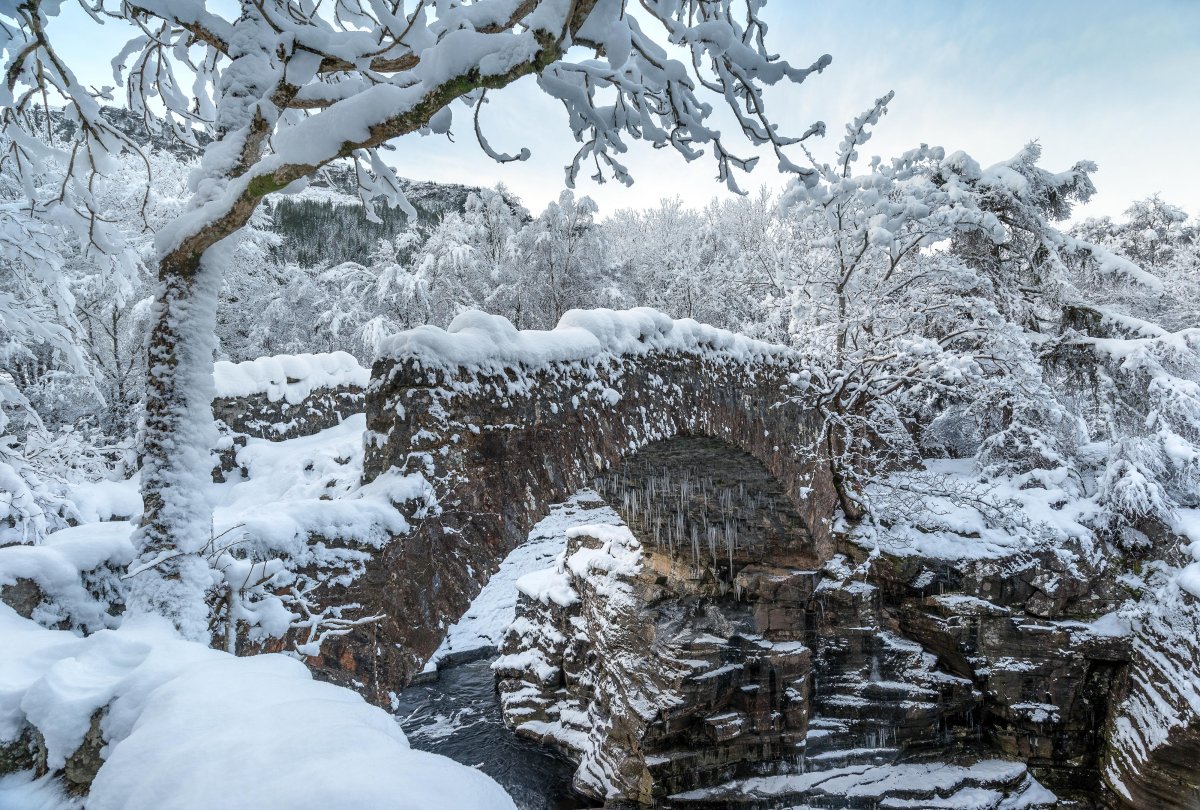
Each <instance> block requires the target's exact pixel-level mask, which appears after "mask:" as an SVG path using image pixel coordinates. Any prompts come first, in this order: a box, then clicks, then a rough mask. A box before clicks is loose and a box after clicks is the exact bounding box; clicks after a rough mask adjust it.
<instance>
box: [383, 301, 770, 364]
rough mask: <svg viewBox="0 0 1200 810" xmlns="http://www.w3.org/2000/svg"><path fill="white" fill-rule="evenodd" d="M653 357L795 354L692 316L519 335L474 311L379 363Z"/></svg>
mask: <svg viewBox="0 0 1200 810" xmlns="http://www.w3.org/2000/svg"><path fill="white" fill-rule="evenodd" d="M651 351H663V352H670V351H674V352H684V353H720V354H724V355H731V356H736V357H738V358H739V359H744V360H752V359H769V358H775V357H780V356H784V355H787V354H789V353H790V350H789V349H788V348H787V347H785V346H777V345H774V344H771V343H764V342H762V341H758V340H752V339H751V338H747V337H745V336H744V335H739V334H736V333H734V332H729V331H727V330H725V329H717V328H716V327H713V326H708V325H706V324H702V323H699V322H697V321H694V320H692V319H690V318H685V319H682V320H678V321H676V320H672V319H671V318H670V316H668V315H665V314H663V313H662V312H659V311H658V310H655V309H650V308H648V307H639V308H637V309H629V310H622V311H616V310H611V309H588V310H582V309H573V310H570V311H569V312H567V313H566V314H565V315H563V316H562V319H561V320H560V321H559V322H558V326H557V327H555V328H554V329H551V330H534V329H527V330H517V328H516V327H514V326H513V325H512V324H511V323H510V322H509V321H508V319H507V318H503V317H501V316H499V315H489V314H488V313H486V312H480V311H478V310H468V311H466V312H463V313H462V314H460V315H459V316H458V317H456V318H455V319H454V320H453V321H451V322H450V326H449V327H448V328H447V329H445V330H443V329H439V328H438V327H436V326H419V327H417V328H416V329H411V330H409V331H407V332H401V333H399V334H397V335H393V336H392V337H391V338H389V339H387V340H386V341H384V343H383V344H382V346H381V347H380V357H388V358H401V357H414V358H417V359H419V360H421V361H422V362H425V363H428V364H430V365H436V366H443V367H452V366H460V367H466V368H478V369H480V370H484V371H496V370H498V369H500V368H506V367H514V366H522V367H538V366H545V365H548V364H551V363H568V362H573V361H577V360H586V359H588V358H592V357H596V356H598V355H604V354H609V355H618V356H620V355H641V354H647V353H649V352H651Z"/></svg>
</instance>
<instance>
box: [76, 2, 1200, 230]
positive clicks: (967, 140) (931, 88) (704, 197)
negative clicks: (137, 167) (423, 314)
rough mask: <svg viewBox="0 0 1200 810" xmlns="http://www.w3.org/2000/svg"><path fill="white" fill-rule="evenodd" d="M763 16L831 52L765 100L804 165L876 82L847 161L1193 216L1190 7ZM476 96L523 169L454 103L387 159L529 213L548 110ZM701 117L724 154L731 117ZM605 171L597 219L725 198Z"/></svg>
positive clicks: (97, 40) (552, 189)
mask: <svg viewBox="0 0 1200 810" xmlns="http://www.w3.org/2000/svg"><path fill="white" fill-rule="evenodd" d="M764 18H765V19H766V20H767V22H768V23H769V24H770V25H771V28H770V31H769V33H768V39H767V42H768V45H769V47H771V49H772V50H774V51H777V52H778V53H780V54H781V55H782V56H783V57H785V58H787V59H788V60H789V61H791V62H793V63H795V64H797V65H808V64H810V63H811V62H812V61H814V60H815V59H816V58H817V57H819V56H820V55H821V54H823V53H829V54H831V55H832V56H833V64H832V65H831V66H830V67H829V68H828V69H826V71H825V72H824V73H822V74H821V75H814V76H811V77H810V78H809V79H808V80H807V81H806V82H804V84H802V85H800V86H795V85H789V86H782V85H781V86H778V87H775V88H771V89H770V90H769V91H768V95H767V99H768V102H769V104H770V105H771V106H770V112H771V115H772V117H773V118H774V120H776V121H777V122H778V123H779V124H780V128H781V130H782V131H784V132H785V133H791V134H799V133H802V132H803V131H804V130H805V129H807V127H808V126H809V124H811V123H812V122H814V121H817V120H821V121H825V122H826V124H827V125H828V128H829V134H828V135H827V136H826V137H825V138H824V139H820V140H818V141H816V142H812V146H811V148H812V150H813V151H814V153H815V154H816V156H817V157H818V159H832V157H833V152H834V150H835V149H836V146H837V142H838V140H839V139H840V137H841V133H842V130H843V127H844V125H845V123H846V122H847V121H849V120H851V119H852V118H853V117H854V116H855V115H857V114H858V113H859V112H861V111H862V110H864V109H866V108H867V107H869V106H870V105H871V103H872V102H873V101H874V99H875V98H877V97H878V96H881V95H883V94H884V93H886V92H887V91H889V90H894V91H895V93H896V97H895V99H894V101H893V102H892V104H891V108H890V111H889V113H888V115H887V116H886V117H885V118H884V120H883V121H881V122H880V124H879V126H878V127H877V128H876V132H875V135H874V137H873V138H872V140H871V141H870V142H869V143H867V144H866V145H865V146H864V147H862V148H861V149H860V152H861V153H863V154H864V156H869V155H881V156H883V157H885V158H886V157H890V156H893V155H896V154H899V153H900V152H903V151H905V150H907V149H910V148H912V147H914V146H917V145H919V144H921V143H928V144H932V145H939V146H944V147H946V149H947V151H955V150H959V149H962V150H964V151H966V152H968V153H969V154H971V155H972V156H974V157H975V158H976V159H977V160H978V161H979V162H980V163H982V164H984V165H988V164H990V163H994V162H996V161H999V160H1003V159H1005V158H1007V157H1010V156H1011V155H1013V154H1015V153H1016V152H1017V151H1018V150H1019V149H1020V148H1021V147H1022V146H1023V145H1024V144H1025V143H1027V142H1028V141H1031V140H1038V141H1039V142H1040V143H1041V144H1042V147H1043V149H1044V153H1043V164H1042V165H1043V166H1044V167H1046V168H1048V169H1051V170H1054V171H1061V170H1065V169H1067V168H1068V167H1070V166H1071V165H1073V164H1074V163H1076V162H1077V161H1079V160H1085V159H1086V160H1092V161H1095V162H1096V163H1097V164H1098V165H1099V171H1098V173H1097V174H1096V175H1095V176H1094V181H1095V183H1096V186H1097V188H1098V189H1099V192H1098V194H1097V195H1096V197H1095V198H1094V199H1093V201H1092V202H1091V203H1089V204H1088V205H1087V206H1084V207H1082V208H1081V209H1079V210H1078V211H1077V212H1076V215H1075V217H1074V218H1076V219H1078V218H1081V217H1084V216H1102V215H1110V216H1119V215H1120V213H1121V212H1122V211H1123V210H1124V209H1125V208H1126V207H1127V206H1128V204H1129V203H1130V202H1131V201H1133V200H1135V199H1141V198H1144V197H1147V196H1149V195H1151V194H1161V195H1162V197H1163V198H1164V199H1166V200H1168V201H1170V202H1173V203H1175V204H1177V205H1181V206H1183V207H1184V208H1185V209H1186V210H1188V211H1189V212H1190V213H1192V214H1200V161H1197V160H1196V159H1195V158H1194V156H1193V155H1192V154H1191V152H1192V150H1194V149H1195V147H1196V146H1197V144H1198V143H1200V0H825V1H824V2H815V1H813V0H772V2H770V3H769V4H768V5H767V7H766V9H765V11H764ZM64 22H65V23H66V24H65V25H64V26H63V29H62V33H61V34H60V35H59V36H58V37H57V38H58V47H59V48H60V52H61V53H63V54H65V55H68V57H69V58H72V59H73V60H74V64H75V65H76V69H77V71H78V72H79V74H80V76H81V78H83V79H85V80H86V81H88V82H92V83H97V84H100V83H111V82H112V80H111V74H110V73H109V70H108V67H107V65H108V60H109V59H110V58H111V56H112V55H113V54H114V53H115V52H116V49H117V48H119V47H120V44H121V42H122V41H123V38H122V37H121V32H119V31H115V30H109V31H104V32H97V31H96V30H95V26H93V25H90V24H85V23H84V22H82V21H81V20H79V19H72V20H64ZM108 27H109V28H110V29H111V28H112V26H111V25H110V26H108ZM489 99H490V103H489V104H488V105H487V106H486V107H485V108H484V110H483V113H482V116H481V121H482V125H483V129H484V132H485V134H486V136H487V137H488V140H489V141H490V142H491V144H492V146H493V147H494V148H496V149H498V150H500V151H506V152H510V153H516V152H518V151H519V150H520V148H521V147H528V148H529V149H530V150H531V152H532V157H531V158H530V159H529V160H528V161H525V162H520V163H512V164H506V165H499V164H496V163H495V162H493V161H492V160H491V159H489V158H488V157H486V156H485V155H484V154H483V153H482V151H481V150H480V149H479V147H478V146H477V145H476V143H475V138H474V132H473V129H472V118H471V114H470V109H469V108H467V107H465V106H462V105H456V106H455V119H454V120H455V123H454V126H453V129H452V133H451V134H452V136H453V142H450V141H449V140H447V138H446V137H445V136H429V137H420V136H415V135H414V136H408V137H406V138H403V139H400V140H399V141H397V142H396V144H395V145H396V149H395V151H394V152H392V153H391V154H390V155H389V160H390V161H391V162H393V164H394V165H395V166H396V167H397V168H398V170H399V171H400V173H401V174H402V175H404V176H407V177H411V178H414V179H419V180H434V181H441V182H454V183H464V184H469V185H494V184H496V183H500V182H502V183H504V184H505V185H506V186H507V187H508V188H509V189H510V190H511V191H512V192H514V193H516V194H517V195H518V196H519V197H520V198H521V199H522V200H523V201H524V203H525V205H526V206H527V207H529V208H530V209H531V210H533V211H535V212H536V211H539V210H541V208H543V207H544V206H545V204H546V203H547V202H549V201H550V200H552V199H554V198H555V197H557V196H558V194H559V193H561V191H562V189H563V188H564V173H563V167H564V166H565V165H566V164H567V163H568V162H569V161H570V157H571V155H572V154H574V152H575V150H576V149H577V148H578V145H577V144H576V143H575V142H574V140H573V138H572V136H571V133H570V130H569V129H568V128H567V123H566V113H565V111H564V110H563V109H562V107H561V105H559V103H558V102H556V101H554V100H552V99H550V98H549V97H548V96H546V95H544V94H543V93H541V91H540V90H539V89H538V87H537V84H536V81H535V80H534V79H533V78H532V77H530V78H526V79H522V80H520V81H519V82H517V83H516V84H514V85H512V86H510V87H508V88H505V89H503V90H501V91H493V92H492V93H490V94H489ZM716 101H717V103H718V104H719V103H720V100H719V99H716ZM716 120H717V123H718V128H720V129H723V130H725V131H728V132H730V135H731V137H730V138H729V144H730V145H736V146H739V147H740V146H741V143H739V142H738V140H737V138H738V137H740V136H738V135H737V134H736V133H735V132H734V131H733V128H732V126H731V123H732V122H731V119H730V118H729V117H727V116H726V117H719V118H717V119H716ZM731 151H735V152H738V153H743V154H744V153H750V152H752V151H753V150H752V149H750V148H749V147H748V146H747V147H745V148H741V149H731ZM801 158H802V155H798V154H797V155H794V159H795V160H796V161H797V162H801ZM622 161H623V162H625V163H626V164H627V165H628V166H629V167H630V169H631V172H632V174H633V177H634V179H635V183H634V185H633V186H632V187H630V188H626V187H625V186H622V185H620V184H619V183H616V182H608V183H606V184H604V185H598V184H596V183H595V182H593V181H592V180H591V179H590V178H589V177H587V176H585V175H586V172H584V173H582V174H581V177H580V178H579V181H578V186H577V189H576V190H577V193H579V194H587V195H588V196H590V197H592V198H593V199H594V200H596V202H597V203H598V204H599V206H600V210H601V214H602V215H604V214H607V213H611V212H612V211H614V210H616V209H618V208H644V207H648V206H653V205H655V204H656V203H657V202H658V200H660V199H661V198H663V197H671V196H679V197H682V198H683V199H684V200H685V201H687V202H689V203H692V204H696V205H701V204H703V203H705V202H707V201H708V200H709V199H711V198H712V197H714V196H722V197H727V196H729V192H727V191H725V190H724V187H723V186H722V185H721V184H719V183H718V182H717V181H716V179H715V176H716V166H715V162H714V161H713V160H712V158H711V156H710V155H708V154H706V155H705V156H704V157H702V158H700V159H699V160H697V161H694V162H691V163H688V162H686V161H684V160H683V158H682V156H680V155H678V154H677V153H675V152H673V151H671V150H654V149H652V148H650V147H649V146H648V145H645V144H640V143H637V142H634V143H633V144H632V145H631V149H630V153H629V154H627V155H625V156H624V157H623V158H622ZM738 181H739V183H740V185H741V186H742V187H743V188H744V189H746V190H749V191H754V190H756V189H757V188H760V187H762V186H766V187H768V188H770V189H772V190H775V189H778V188H781V187H782V186H783V185H784V184H785V183H786V181H787V177H785V176H782V175H780V174H779V173H778V172H777V171H776V169H775V161H774V159H772V158H771V157H770V156H769V155H767V154H765V153H764V154H763V160H762V161H761V162H760V164H759V166H758V168H757V169H756V170H755V171H754V172H752V173H751V174H750V175H746V176H741V177H739V180H738Z"/></svg>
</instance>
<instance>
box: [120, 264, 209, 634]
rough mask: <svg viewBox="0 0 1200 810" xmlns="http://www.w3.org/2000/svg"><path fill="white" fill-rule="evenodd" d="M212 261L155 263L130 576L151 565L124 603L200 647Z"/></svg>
mask: <svg viewBox="0 0 1200 810" xmlns="http://www.w3.org/2000/svg"><path fill="white" fill-rule="evenodd" d="M221 253H222V251H221V250H220V249H219V248H217V249H211V250H209V251H208V252H207V254H206V256H205V257H204V258H201V257H199V256H195V255H187V254H186V253H183V252H182V251H179V250H177V251H175V252H174V253H171V254H168V255H167V256H165V257H164V258H163V259H162V260H161V261H160V263H159V273H158V276H159V290H158V301H157V304H156V313H155V316H156V317H155V323H154V327H153V330H152V331H151V333H150V344H149V357H148V360H149V363H148V368H147V371H148V381H147V387H146V416H145V425H144V428H143V433H142V449H143V453H144V462H143V468H142V495H143V498H144V500H145V511H144V513H143V516H142V524H141V528H140V530H139V532H138V535H137V540H138V547H139V564H138V566H137V567H136V568H135V570H137V568H140V567H141V566H145V565H147V564H148V563H150V562H152V561H155V560H159V562H158V564H157V565H153V566H150V567H147V568H145V570H142V571H141V572H140V573H137V574H136V575H134V576H133V577H132V579H131V581H130V594H129V609H130V610H131V611H134V612H150V613H157V614H159V615H162V616H166V617H167V618H169V619H170V620H171V621H172V622H173V623H174V624H175V625H176V627H178V628H179V630H180V631H181V632H182V633H183V634H184V635H185V636H186V637H188V638H191V639H195V640H200V641H205V642H207V641H208V640H209V636H210V633H209V619H208V616H209V611H208V606H207V604H206V596H207V593H208V591H209V590H210V589H211V588H212V586H213V585H214V584H215V582H216V579H215V577H217V576H219V574H217V572H216V571H214V570H213V569H212V566H211V564H210V562H209V559H208V557H209V554H208V552H211V547H210V543H211V539H212V516H211V515H212V513H211V507H210V505H209V501H208V498H207V497H206V494H207V492H208V489H209V487H210V486H211V484H212V469H213V459H212V450H213V446H214V442H215V440H216V431H215V428H214V425H213V416H212V397H213V378H212V363H213V352H214V350H215V348H216V338H215V332H214V330H215V327H216V309H217V293H218V291H219V288H220V282H221V273H220V268H219V265H221V264H222V262H221V261H220V259H221ZM181 254H182V255H181Z"/></svg>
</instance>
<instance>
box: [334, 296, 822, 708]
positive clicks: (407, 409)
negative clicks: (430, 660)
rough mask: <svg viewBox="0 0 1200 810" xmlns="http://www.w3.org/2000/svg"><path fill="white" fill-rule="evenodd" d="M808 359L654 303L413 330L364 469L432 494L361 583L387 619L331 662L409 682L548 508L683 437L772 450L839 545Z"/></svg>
mask: <svg viewBox="0 0 1200 810" xmlns="http://www.w3.org/2000/svg"><path fill="white" fill-rule="evenodd" d="M796 370H797V369H796V367H795V357H794V355H793V354H792V353H791V352H790V351H789V350H788V349H786V348H784V347H780V346H774V345H770V344H766V343H761V342H756V341H752V340H750V339H747V338H745V337H742V336H739V335H735V334H733V333H730V332H726V331H723V330H718V329H714V328H712V327H708V326H703V325H701V324H698V323H696V322H695V321H690V320H685V321H672V320H671V319H670V318H668V317H667V316H665V315H663V314H661V313H658V312H655V311H653V310H644V309H643V310H632V311H629V312H612V311H608V310H595V311H573V312H570V313H568V314H567V315H566V316H564V318H563V320H562V322H561V323H560V324H559V326H558V328H556V329H554V330H552V331H548V332H533V331H521V332H519V331H517V330H516V329H514V328H513V327H512V325H511V324H509V322H508V321H507V320H505V319H503V318H498V317H495V316H490V315H485V314H483V313H479V312H471V313H466V314H464V315H463V316H460V317H459V318H458V319H456V320H455V322H454V323H452V324H451V326H450V329H449V331H442V330H440V329H436V328H432V327H422V328H420V329H416V330H413V331H410V332H407V333H404V334H403V335H399V336H397V337H396V338H394V339H393V340H392V342H391V343H390V345H388V346H387V347H386V348H385V350H384V351H383V352H382V353H381V358H380V359H379V360H377V361H376V363H375V366H374V368H373V369H372V381H371V385H370V387H369V388H368V393H367V437H366V443H367V449H366V458H365V463H364V479H365V480H367V481H371V480H375V479H376V478H378V477H380V476H383V475H385V474H390V475H397V474H406V475H411V474H413V473H420V474H422V475H423V476H424V477H425V479H426V480H427V481H428V482H429V483H430V485H431V487H432V493H431V495H432V497H431V498H430V499H429V500H428V501H427V502H426V503H424V504H422V503H414V502H409V504H408V507H407V509H408V517H409V522H410V524H411V530H410V532H409V533H408V534H407V535H405V536H404V537H401V538H397V540H396V541H395V542H394V543H392V544H391V545H390V546H389V547H387V548H386V549H384V550H383V551H382V552H381V553H380V554H379V555H377V556H376V559H375V562H374V564H373V565H371V566H370V570H368V572H367V574H366V575H365V576H363V577H360V578H359V579H358V580H357V581H356V582H355V583H354V584H353V585H352V586H351V588H352V590H353V593H352V594H351V596H350V600H349V601H353V602H357V603H359V604H361V605H362V606H363V610H364V612H368V613H372V614H376V613H377V614H381V615H382V616H383V617H384V618H383V619H382V621H380V622H378V623H376V624H374V625H370V626H368V627H365V628H360V629H356V630H355V632H354V633H352V634H351V635H350V636H347V637H345V638H343V639H335V640H332V641H331V642H330V643H329V645H328V650H327V652H326V658H325V660H324V661H322V662H319V663H318V665H319V666H324V667H328V668H329V669H330V670H336V671H340V672H342V673H345V674H349V675H350V677H352V678H354V679H356V680H359V681H360V682H361V681H364V680H366V681H370V682H372V683H373V684H374V685H375V686H376V687H377V688H380V689H386V688H388V686H389V685H392V687H393V688H394V685H395V684H401V683H404V682H405V681H407V679H408V678H409V677H410V676H411V675H412V674H413V671H414V668H415V667H418V666H419V665H420V664H421V662H422V661H423V660H424V659H425V658H426V657H428V656H429V655H430V654H431V653H432V652H433V651H434V649H435V648H436V647H437V645H438V643H439V641H440V639H441V637H442V635H443V633H444V630H445V628H446V627H447V626H448V625H449V624H450V623H452V622H453V621H455V620H456V619H458V618H459V617H460V616H461V615H462V613H463V612H464V611H465V610H466V608H467V606H468V605H469V604H470V601H471V599H472V598H473V597H474V596H475V594H477V593H478V591H479V589H480V588H481V587H482V585H483V584H484V583H485V582H486V581H487V579H488V578H489V576H490V575H491V573H492V572H493V571H495V570H496V568H497V566H498V565H499V563H500V562H501V560H503V559H504V557H505V556H506V555H507V554H508V553H509V552H510V551H511V550H512V549H513V548H515V547H516V546H517V545H518V544H520V543H521V542H522V541H523V540H524V539H525V537H526V534H527V533H528V531H529V529H530V527H531V526H532V525H533V523H534V522H536V521H537V520H538V519H539V518H540V517H541V516H543V515H544V514H545V511H546V509H547V507H548V506H549V505H550V504H552V503H554V502H556V501H559V500H562V499H564V498H566V497H567V496H569V495H570V494H571V493H572V492H574V491H575V490H578V489H580V488H583V487H586V486H588V485H590V484H591V483H592V481H593V479H594V478H595V476H596V475H597V474H599V473H601V472H603V471H604V470H606V469H609V468H610V467H611V466H612V465H614V464H615V463H617V462H618V461H620V459H622V458H623V457H625V456H626V455H628V454H630V453H633V452H635V451H636V450H637V449H638V448H640V447H642V446H645V445H646V444H648V443H650V442H653V441H656V440H661V439H668V438H672V437H675V436H681V435H695V436H711V437H716V438H720V439H723V440H725V441H727V442H729V443H730V444H733V445H735V446H737V447H739V448H741V449H743V450H745V451H746V452H748V453H750V454H751V455H753V456H755V457H756V458H758V459H759V460H760V461H761V462H762V463H763V464H764V465H765V466H766V467H767V469H768V470H770V472H771V473H772V474H773V475H774V476H775V477H776V478H777V479H778V480H779V481H780V483H781V484H782V486H783V488H784V490H785V492H786V493H787V495H788V497H789V498H790V499H791V500H793V501H794V502H795V504H796V506H797V508H798V510H799V513H800V515H801V516H802V517H803V519H804V521H805V522H806V524H807V526H808V529H809V532H810V534H811V535H812V537H813V542H814V549H813V551H814V553H815V555H816V556H818V557H820V558H822V559H823V558H827V557H828V556H829V555H830V554H831V553H832V539H831V532H830V524H829V521H830V518H831V516H832V514H833V508H834V503H835V498H836V496H835V492H834V489H833V486H832V482H831V479H830V475H829V469H828V464H827V463H825V462H824V461H823V460H822V458H821V454H820V453H813V452H811V447H810V445H811V443H812V442H811V437H812V436H814V435H815V430H816V426H817V421H816V420H817V419H818V417H817V416H815V415H813V414H810V413H806V412H805V411H804V410H803V409H802V408H801V406H799V405H798V404H796V403H795V402H794V401H793V399H792V397H791V396H790V394H791V392H792V390H793V389H792V388H791V384H790V382H789V378H790V375H791V374H793V373H794V372H795V371H796ZM409 480H411V479H409ZM433 501H436V506H433V507H430V506H429V504H431V503H433ZM315 663H316V662H315ZM346 670H352V671H353V674H351V673H346ZM343 677H344V676H343Z"/></svg>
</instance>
